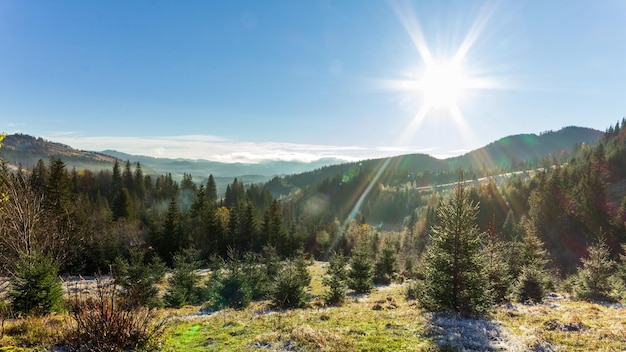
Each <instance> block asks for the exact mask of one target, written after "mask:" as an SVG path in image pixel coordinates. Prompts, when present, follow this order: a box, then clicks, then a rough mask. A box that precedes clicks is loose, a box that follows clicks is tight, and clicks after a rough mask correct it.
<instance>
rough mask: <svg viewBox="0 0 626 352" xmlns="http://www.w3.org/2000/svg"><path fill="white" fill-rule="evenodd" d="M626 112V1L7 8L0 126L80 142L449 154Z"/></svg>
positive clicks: (254, 151) (307, 1)
mask: <svg viewBox="0 0 626 352" xmlns="http://www.w3.org/2000/svg"><path fill="white" fill-rule="evenodd" d="M624 115H626V1H623V0H619V1H611V0H602V1H587V0H585V1H534V0H533V1H520V0H516V1H499V2H480V1H471V0H470V1H464V0H463V1H461V0H456V1H415V2H406V1H404V2H403V1H374V0H371V1H360V0H359V1H357V0H354V1H351V0H337V1H329V0H303V1H291V0H250V1H238V0H233V1H218V0H206V1H204V0H203V1H82V0H77V1H64V0H58V1H45V0H41V1H29V0H0V130H2V131H5V132H8V133H14V132H21V133H26V134H31V135H35V136H41V137H44V138H47V139H50V140H53V141H59V142H63V143H67V144H70V145H72V146H74V147H77V148H81V149H88V150H104V149H116V150H119V151H123V152H127V153H133V154H144V155H152V156H166V157H189V158H204V159H211V160H219V161H259V160H262V159H264V158H274V159H294V160H295V159H302V160H313V159H316V158H319V157H325V156H334V157H346V158H359V159H360V158H370V157H378V156H382V155H391V154H404V153H412V152H425V153H429V154H431V155H435V156H439V157H444V156H450V155H455V154H460V153H463V152H465V151H468V150H471V149H475V148H478V147H481V146H483V145H485V144H487V143H489V142H492V141H494V140H496V139H498V138H501V137H504V136H507V135H511V134H519V133H539V132H542V131H546V130H558V129H560V128H561V127H564V126H569V125H577V126H585V127H592V128H597V129H600V130H604V129H606V128H607V127H608V126H609V125H611V124H614V123H615V122H616V121H618V120H621V118H622V117H623V116H624Z"/></svg>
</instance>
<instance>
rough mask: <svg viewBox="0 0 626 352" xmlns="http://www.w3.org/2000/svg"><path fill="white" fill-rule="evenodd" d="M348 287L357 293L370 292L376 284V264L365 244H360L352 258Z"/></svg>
mask: <svg viewBox="0 0 626 352" xmlns="http://www.w3.org/2000/svg"><path fill="white" fill-rule="evenodd" d="M348 278H349V280H348V287H349V288H351V289H352V290H354V292H356V293H369V292H370V291H371V290H372V286H373V284H374V264H373V263H372V259H371V258H370V254H369V252H368V250H367V246H366V245H365V244H362V245H360V246H359V247H358V248H357V250H356V251H355V252H354V253H353V254H352V257H351V258H350V270H349V271H348Z"/></svg>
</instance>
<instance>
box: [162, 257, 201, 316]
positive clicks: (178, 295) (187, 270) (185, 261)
mask: <svg viewBox="0 0 626 352" xmlns="http://www.w3.org/2000/svg"><path fill="white" fill-rule="evenodd" d="M196 258H197V252H195V251H193V250H185V251H182V252H179V253H176V254H175V255H174V271H173V273H172V276H170V278H169V279H168V280H167V283H168V284H169V287H168V289H167V291H166V292H165V296H164V297H163V299H164V300H165V304H166V305H167V306H169V307H174V308H180V307H182V306H184V305H185V304H189V303H192V304H194V303H198V302H199V299H200V297H199V295H198V293H199V291H198V289H197V287H196V285H197V283H198V282H199V281H200V276H199V275H198V273H196V269H198V268H199V267H200V262H199V261H198V260H196Z"/></svg>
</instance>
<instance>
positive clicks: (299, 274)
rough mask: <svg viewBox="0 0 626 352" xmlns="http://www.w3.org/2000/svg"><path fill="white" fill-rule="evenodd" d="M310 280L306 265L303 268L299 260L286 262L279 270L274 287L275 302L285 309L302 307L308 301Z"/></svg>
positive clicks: (273, 298) (272, 294)
mask: <svg viewBox="0 0 626 352" xmlns="http://www.w3.org/2000/svg"><path fill="white" fill-rule="evenodd" d="M310 281H311V277H310V276H309V274H308V271H307V268H306V266H305V267H304V268H302V266H301V264H300V265H299V264H297V262H296V263H294V262H291V261H288V262H286V263H285V264H284V265H283V267H282V268H281V270H280V271H279V272H278V276H277V277H276V282H275V284H274V287H273V289H272V293H271V298H272V302H273V304H274V305H275V306H276V307H278V308H283V309H284V308H297V307H302V306H303V305H304V304H305V303H306V301H307V294H306V291H305V287H306V286H308V284H309V282H310Z"/></svg>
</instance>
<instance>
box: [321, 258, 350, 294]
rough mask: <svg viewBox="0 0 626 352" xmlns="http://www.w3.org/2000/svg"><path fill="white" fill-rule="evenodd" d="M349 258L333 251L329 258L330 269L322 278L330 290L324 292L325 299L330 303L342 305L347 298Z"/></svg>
mask: <svg viewBox="0 0 626 352" xmlns="http://www.w3.org/2000/svg"><path fill="white" fill-rule="evenodd" d="M346 265H347V260H346V257H344V256H343V254H341V253H336V252H333V253H332V254H331V255H330V257H329V258H328V269H326V275H325V276H324V277H323V278H322V283H323V284H324V286H327V287H328V291H327V292H326V293H325V294H324V301H325V302H326V304H328V305H341V304H342V303H343V302H344V301H345V299H346V288H347V286H348V284H347V283H348V271H347V270H346Z"/></svg>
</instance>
